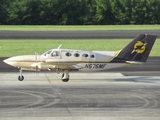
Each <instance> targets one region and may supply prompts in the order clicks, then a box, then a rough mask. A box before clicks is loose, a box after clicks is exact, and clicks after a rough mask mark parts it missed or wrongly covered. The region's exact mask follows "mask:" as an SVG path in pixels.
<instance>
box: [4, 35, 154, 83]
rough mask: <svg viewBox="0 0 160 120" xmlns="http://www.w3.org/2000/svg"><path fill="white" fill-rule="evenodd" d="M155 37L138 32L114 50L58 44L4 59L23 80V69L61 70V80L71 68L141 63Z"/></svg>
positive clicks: (121, 65)
mask: <svg viewBox="0 0 160 120" xmlns="http://www.w3.org/2000/svg"><path fill="white" fill-rule="evenodd" d="M156 38H157V36H156V35H148V34H140V35H138V36H137V37H135V38H134V39H133V40H132V41H131V42H130V43H129V44H128V45H126V46H125V47H124V48H123V49H121V50H119V51H115V52H112V51H85V50H73V49H61V45H60V46H59V47H58V48H56V49H51V50H48V51H46V52H45V53H43V54H42V55H37V54H35V55H23V56H14V57H11V58H8V59H5V60H4V62H5V63H6V64H9V65H11V66H14V67H18V68H19V70H20V75H19V76H18V80H19V81H23V80H24V76H23V75H22V70H33V71H41V70H49V71H56V72H57V73H60V72H62V78H61V79H62V81H63V82H68V81H69V77H70V76H69V72H70V71H85V72H94V71H95V72H96V71H102V70H107V69H111V68H117V67H123V66H126V65H140V64H143V63H145V62H146V61H147V59H148V56H149V53H150V51H151V49H152V46H153V44H154V42H155V40H156ZM119 42H120V41H119Z"/></svg>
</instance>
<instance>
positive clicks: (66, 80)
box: [62, 73, 69, 82]
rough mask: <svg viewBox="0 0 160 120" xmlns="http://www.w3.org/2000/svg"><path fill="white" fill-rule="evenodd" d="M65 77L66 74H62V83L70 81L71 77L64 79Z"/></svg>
mask: <svg viewBox="0 0 160 120" xmlns="http://www.w3.org/2000/svg"><path fill="white" fill-rule="evenodd" d="M63 77H64V73H63V74H62V81H63V82H68V81H69V75H68V78H66V79H63Z"/></svg>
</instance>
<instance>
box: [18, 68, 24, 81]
mask: <svg viewBox="0 0 160 120" xmlns="http://www.w3.org/2000/svg"><path fill="white" fill-rule="evenodd" d="M19 72H20V75H19V76H18V80H19V81H23V80H24V76H23V75H22V69H21V68H20V70H19Z"/></svg>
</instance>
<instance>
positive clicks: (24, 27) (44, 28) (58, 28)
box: [0, 25, 160, 31]
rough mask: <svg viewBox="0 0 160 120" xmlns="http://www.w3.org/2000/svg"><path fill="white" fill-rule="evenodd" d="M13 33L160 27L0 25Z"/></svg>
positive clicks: (150, 26) (151, 27)
mask: <svg viewBox="0 0 160 120" xmlns="http://www.w3.org/2000/svg"><path fill="white" fill-rule="evenodd" d="M0 30H11V31H82V30H83V31H85V30H87V31H88V30H160V25H68V26H65V25H0Z"/></svg>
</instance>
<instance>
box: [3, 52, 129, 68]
mask: <svg viewBox="0 0 160 120" xmlns="http://www.w3.org/2000/svg"><path fill="white" fill-rule="evenodd" d="M115 54H116V52H108V51H92V52H90V51H82V50H70V49H52V50H49V51H47V52H45V53H44V54H42V55H24V56H15V57H11V58H8V59H6V60H4V62H6V63H7V64H9V65H11V66H14V67H19V68H21V69H22V70H38V71H40V70H66V69H67V70H79V71H99V70H107V69H111V68H116V67H122V66H126V65H128V64H126V63H110V61H111V60H112V59H113V57H114V56H115Z"/></svg>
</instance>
